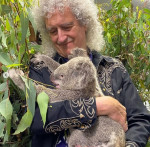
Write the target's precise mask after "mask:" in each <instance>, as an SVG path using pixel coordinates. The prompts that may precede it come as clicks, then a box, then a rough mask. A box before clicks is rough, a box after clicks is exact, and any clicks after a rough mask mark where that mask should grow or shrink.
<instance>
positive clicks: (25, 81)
mask: <svg viewBox="0 0 150 147" xmlns="http://www.w3.org/2000/svg"><path fill="white" fill-rule="evenodd" d="M20 77H21V79H22V80H23V81H24V83H25V86H26V87H27V88H28V89H30V88H29V84H28V79H27V78H25V77H23V76H20Z"/></svg>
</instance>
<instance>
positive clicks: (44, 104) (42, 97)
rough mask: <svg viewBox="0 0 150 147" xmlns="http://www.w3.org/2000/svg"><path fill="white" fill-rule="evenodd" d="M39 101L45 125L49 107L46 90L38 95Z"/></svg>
mask: <svg viewBox="0 0 150 147" xmlns="http://www.w3.org/2000/svg"><path fill="white" fill-rule="evenodd" d="M37 102H38V105H39V108H40V113H41V117H42V120H43V127H44V125H45V122H46V114H47V108H48V102H49V97H48V95H47V94H46V93H45V92H41V93H40V94H39V95H38V97H37Z"/></svg>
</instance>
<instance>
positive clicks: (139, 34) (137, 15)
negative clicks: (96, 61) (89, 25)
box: [98, 0, 150, 101]
mask: <svg viewBox="0 0 150 147" xmlns="http://www.w3.org/2000/svg"><path fill="white" fill-rule="evenodd" d="M111 5H112V8H111V9H110V10H108V11H106V10H103V9H102V8H103V6H102V5H98V7H99V20H100V22H101V23H102V25H103V27H104V37H105V41H106V46H105V48H104V52H103V53H104V54H106V55H109V56H113V57H117V58H119V59H120V60H121V61H122V62H123V63H124V65H125V67H126V68H127V70H128V72H129V73H130V76H131V78H132V80H133V82H134V84H135V85H136V87H137V89H138V91H139V93H140V96H141V98H142V99H143V101H147V100H148V101H150V99H149V98H150V31H149V30H150V10H149V9H142V10H139V9H138V7H137V8H136V11H133V8H132V5H131V0H121V1H120V0H112V1H111Z"/></svg>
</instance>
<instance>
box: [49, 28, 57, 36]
mask: <svg viewBox="0 0 150 147" xmlns="http://www.w3.org/2000/svg"><path fill="white" fill-rule="evenodd" d="M49 33H50V34H52V35H54V34H56V33H57V30H55V29H54V30H53V29H52V30H50V31H49Z"/></svg>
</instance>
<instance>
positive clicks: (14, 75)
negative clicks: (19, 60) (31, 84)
mask: <svg viewBox="0 0 150 147" xmlns="http://www.w3.org/2000/svg"><path fill="white" fill-rule="evenodd" d="M8 73H9V77H10V78H11V79H12V81H13V82H14V84H15V85H16V86H18V87H19V88H20V89H22V90H24V82H23V80H22V79H21V76H24V73H23V71H22V70H19V69H14V68H13V69H10V70H8Z"/></svg>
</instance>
